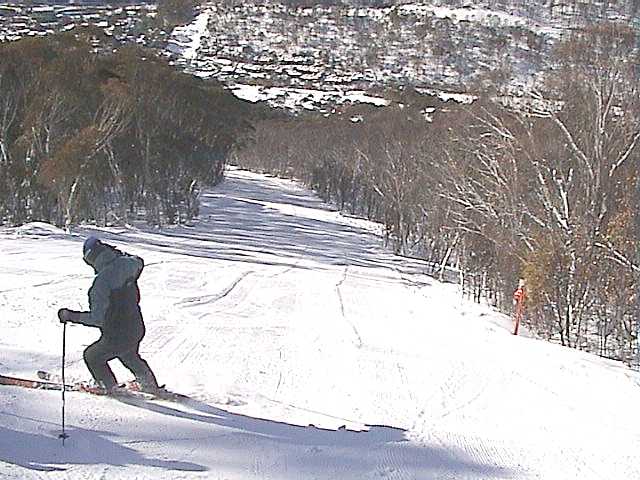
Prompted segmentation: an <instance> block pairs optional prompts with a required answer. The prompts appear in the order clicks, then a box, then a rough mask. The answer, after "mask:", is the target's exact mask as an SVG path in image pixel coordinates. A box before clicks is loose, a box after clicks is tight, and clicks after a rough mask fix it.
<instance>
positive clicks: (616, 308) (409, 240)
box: [233, 23, 640, 363]
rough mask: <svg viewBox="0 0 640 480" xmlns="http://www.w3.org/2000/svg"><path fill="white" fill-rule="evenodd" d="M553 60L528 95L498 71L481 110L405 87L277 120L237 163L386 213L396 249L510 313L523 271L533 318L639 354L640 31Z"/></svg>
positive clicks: (587, 342)
mask: <svg viewBox="0 0 640 480" xmlns="http://www.w3.org/2000/svg"><path fill="white" fill-rule="evenodd" d="M551 63H552V66H551V68H549V69H548V71H546V72H544V75H541V76H540V79H539V80H538V81H537V82H536V85H535V86H534V87H533V88H531V89H529V90H528V91H526V92H524V91H523V92H520V93H514V92H513V91H512V90H511V89H509V88H508V84H507V83H503V84H500V83H497V82H495V81H493V82H489V81H486V80H487V79H484V80H485V81H482V82H479V84H478V88H477V89H476V91H475V100H474V101H473V102H471V103H468V104H464V103H462V104H454V103H453V102H451V101H450V102H442V101H439V100H438V99H437V98H431V99H428V98H425V97H424V96H422V95H416V94H415V93H413V92H412V91H411V89H410V88H406V89H404V90H403V91H401V92H396V95H397V102H395V103H394V106H391V107H387V108H381V109H377V108H375V107H363V106H359V107H352V108H350V109H349V108H345V109H344V111H343V112H342V114H341V115H334V116H329V117H321V116H314V115H309V116H304V117H301V118H298V119H296V120H286V119H284V120H283V119H265V120H264V121H262V122H259V123H258V124H257V125H256V130H255V133H254V141H253V142H252V143H251V144H249V145H246V146H245V147H244V148H241V149H235V150H234V152H233V161H234V162H236V163H238V164H239V165H242V166H245V167H247V168H252V169H256V170H261V171H266V172H271V173H274V174H277V175H281V176H285V177H294V178H298V179H301V180H302V181H304V182H305V183H306V184H307V185H308V186H310V187H312V188H314V189H315V190H316V191H317V192H318V193H319V194H320V195H321V196H322V197H323V198H324V199H326V200H328V201H331V202H333V203H334V204H336V205H337V206H339V207H341V208H343V209H345V210H348V211H350V212H352V213H354V214H358V215H363V216H366V217H367V218H370V219H373V220H376V221H379V222H381V223H383V225H384V227H385V231H386V238H387V241H388V242H389V243H390V244H391V245H393V247H394V248H395V250H396V252H398V253H401V254H407V255H418V256H421V257H424V258H426V259H428V260H429V263H430V265H431V268H432V270H433V272H434V274H436V275H439V276H441V277H443V278H444V277H445V276H446V275H447V274H450V272H451V271H452V270H453V271H456V272H460V273H459V275H460V279H459V281H460V282H461V283H462V284H463V287H464V291H465V293H466V294H468V295H470V296H472V297H473V298H474V299H475V300H476V301H480V300H481V299H486V300H488V301H490V302H491V303H492V304H493V305H495V306H496V307H498V308H500V309H502V310H503V311H506V312H508V311H510V310H511V309H512V294H513V291H514V290H515V288H516V286H517V285H518V281H519V279H521V278H522V279H524V281H525V284H526V287H527V305H526V323H527V324H528V325H529V326H530V328H532V329H533V330H534V331H536V332H537V333H538V334H540V335H542V336H544V337H546V338H548V339H550V340H552V341H557V342H558V343H561V344H562V345H566V346H570V347H574V348H579V349H584V350H588V351H591V352H595V353H597V354H599V355H602V356H605V357H610V358H616V359H620V360H623V361H625V362H628V363H630V362H632V360H633V356H634V351H635V349H636V348H637V342H638V339H637V331H638V317H639V316H640V312H639V311H638V306H637V305H638V299H637V298H635V293H634V292H636V291H637V290H638V286H637V282H638V251H637V250H638V249H637V244H638V239H639V234H638V232H639V227H638V225H637V221H638V220H637V219H638V215H637V210H638V205H639V199H638V188H639V187H640V186H639V185H638V179H639V162H640V157H639V151H638V140H639V139H640V104H639V101H640V96H639V95H638V93H639V92H638V73H639V71H638V50H637V39H636V34H635V31H634V30H633V29H631V28H628V27H626V26H621V25H619V24H616V23H602V24H596V25H593V26H590V27H588V28H586V29H584V30H577V31H576V32H574V33H573V34H572V35H571V36H570V37H568V38H567V39H566V40H565V41H563V42H562V43H559V44H558V45H557V46H556V48H555V50H554V53H553V59H552V62H551ZM505 78H507V79H508V78H509V77H508V75H507V76H505ZM494 80H495V79H494Z"/></svg>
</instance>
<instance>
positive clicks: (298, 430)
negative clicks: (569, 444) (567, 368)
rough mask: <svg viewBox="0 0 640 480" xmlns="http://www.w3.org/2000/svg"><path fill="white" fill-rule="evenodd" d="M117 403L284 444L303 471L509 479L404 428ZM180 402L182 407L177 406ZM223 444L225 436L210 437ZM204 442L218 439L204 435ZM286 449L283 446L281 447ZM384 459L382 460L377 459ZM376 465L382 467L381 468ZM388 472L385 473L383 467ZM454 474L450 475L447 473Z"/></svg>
mask: <svg viewBox="0 0 640 480" xmlns="http://www.w3.org/2000/svg"><path fill="white" fill-rule="evenodd" d="M120 400H121V401H122V402H124V403H126V404H128V405H132V406H136V407H139V408H142V409H145V410H147V411H150V412H154V413H158V414H162V415H169V416H172V417H176V418H181V419H186V420H191V421H195V422H202V423H206V424H210V425H212V426H217V427H223V428H228V429H230V430H231V432H232V433H230V434H229V435H242V436H249V437H251V438H252V440H251V441H250V442H248V443H246V442H241V444H251V443H254V442H265V446H267V445H268V443H270V442H274V443H280V444H286V445H289V446H290V447H291V449H292V451H296V449H297V448H298V449H299V448H302V449H303V451H304V454H303V455H300V454H299V453H298V454H294V456H295V459H294V460H293V462H299V463H301V464H303V465H304V468H305V469H307V470H308V474H309V475H312V476H317V474H318V473H319V472H322V471H325V470H328V469H330V468H332V467H331V465H345V464H347V465H349V469H350V471H351V472H352V473H353V472H358V471H361V472H363V474H364V473H365V472H370V471H371V470H376V469H377V470H379V471H378V473H379V474H380V475H381V476H386V475H387V474H391V475H393V472H392V471H391V470H389V468H391V469H392V470H393V469H394V468H393V467H392V465H395V466H396V467H395V468H396V469H401V470H407V471H410V472H412V473H414V474H415V475H417V476H416V478H424V479H428V478H441V477H442V475H445V477H446V478H465V479H486V478H511V477H512V476H513V472H510V471H509V470H508V469H507V468H503V467H499V466H495V465H487V464H482V463H478V461H477V460H475V459H472V458H469V457H468V455H466V454H465V453H464V452H463V451H461V450H456V449H455V448H453V447H452V448H447V447H444V446H433V445H417V444H415V443H414V442H409V441H408V438H407V436H406V430H405V429H402V428H397V427H390V426H385V425H367V429H366V430H362V431H354V430H349V429H347V428H345V427H340V428H339V429H337V430H331V429H325V428H319V427H316V426H314V425H309V426H299V425H292V424H288V423H284V422H278V421H274V420H266V419H261V418H255V417H250V416H247V415H242V414H237V413H231V412H228V411H226V410H222V409H220V408H217V407H214V406H211V405H208V404H206V403H204V402H201V401H199V400H195V399H190V398H189V399H184V400H181V401H180V402H178V403H176V404H175V406H174V405H172V404H168V403H167V402H163V403H157V402H155V401H147V400H143V399H137V398H122V399H120ZM182 406H186V407H188V409H185V410H183V409H181V407H182ZM213 438H216V439H218V438H219V439H220V440H219V441H220V442H221V443H222V444H224V443H228V435H225V436H216V437H213ZM208 441H209V442H215V441H218V440H214V439H210V440H208ZM285 451H287V449H285ZM380 459H387V463H385V462H382V461H380ZM381 464H382V465H383V466H382V467H381ZM387 470H389V471H387ZM451 475H454V476H453V477H450V476H451Z"/></svg>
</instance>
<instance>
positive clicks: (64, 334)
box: [58, 322, 69, 447]
mask: <svg viewBox="0 0 640 480" xmlns="http://www.w3.org/2000/svg"><path fill="white" fill-rule="evenodd" d="M66 353H67V322H64V323H63V324H62V433H61V434H60V435H58V438H60V439H62V446H63V447H64V441H65V439H67V438H69V435H67V434H66V432H65V424H64V417H65V412H64V407H65V391H66V389H67V386H66V385H67V382H66V381H65V377H64V363H65V356H66Z"/></svg>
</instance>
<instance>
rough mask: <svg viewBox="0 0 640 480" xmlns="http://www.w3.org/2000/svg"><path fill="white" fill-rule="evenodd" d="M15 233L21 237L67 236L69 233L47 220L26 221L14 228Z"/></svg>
mask: <svg viewBox="0 0 640 480" xmlns="http://www.w3.org/2000/svg"><path fill="white" fill-rule="evenodd" d="M13 233H14V234H15V235H16V236H19V237H59V236H65V237H66V236H67V235H68V234H67V232H66V231H64V230H63V229H61V228H58V227H56V226H55V225H51V224H50V223H45V222H31V223H25V224H24V225H22V226H20V227H16V228H15V229H13Z"/></svg>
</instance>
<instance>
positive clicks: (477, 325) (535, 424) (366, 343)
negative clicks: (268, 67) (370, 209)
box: [0, 168, 640, 480]
mask: <svg viewBox="0 0 640 480" xmlns="http://www.w3.org/2000/svg"><path fill="white" fill-rule="evenodd" d="M378 232H379V226H377V225H375V224H371V223H369V222H365V221H363V220H358V219H353V218H350V217H345V216H342V215H341V214H340V213H338V212H336V211H334V210H333V209H332V208H330V207H328V206H327V205H325V204H323V203H322V202H321V201H320V200H319V199H318V198H316V197H315V196H314V195H313V194H311V193H309V192H308V191H306V190H305V189H303V188H302V187H300V186H299V185H298V184H296V183H295V182H292V181H288V180H279V179H275V178H272V177H266V176H260V175H256V174H252V173H249V172H246V171H242V170H239V169H233V168H232V169H230V170H229V171H228V173H227V178H226V180H225V181H224V182H223V183H222V184H221V185H219V186H218V187H217V188H214V189H211V190H208V191H205V192H204V193H203V195H202V209H201V216H200V219H199V221H198V222H197V223H195V224H194V225H192V226H182V227H175V228H165V229H160V230H158V229H154V228H148V227H146V226H144V225H136V226H131V227H127V228H115V227H114V228H104V229H97V228H93V227H88V226H87V227H84V228H81V229H78V230H77V231H76V232H74V234H72V235H69V234H66V233H65V232H64V231H62V230H59V229H57V228H55V227H52V226H50V225H46V224H30V225H26V226H23V227H19V228H4V229H1V230H0V263H1V264H2V266H3V267H2V275H1V276H0V318H1V319H2V326H3V329H2V332H3V335H2V336H1V337H0V373H3V374H13V375H19V376H23V377H29V378H34V377H35V372H36V370H38V369H45V370H50V371H52V372H59V370H60V357H61V344H62V327H61V325H60V324H59V323H58V321H57V319H56V311H57V309H58V308H60V307H69V308H74V309H84V308H86V307H87V299H86V291H87V289H88V287H89V286H90V284H91V281H92V271H91V269H90V268H89V267H87V266H86V265H85V264H84V263H83V262H82V259H81V246H82V241H83V239H84V238H85V237H86V236H87V235H89V234H92V235H98V236H99V237H100V238H102V239H103V240H104V241H106V242H111V243H112V244H114V245H116V246H118V247H120V248H122V249H123V250H125V251H127V252H130V253H134V254H136V255H140V256H142V257H143V258H144V259H145V262H146V267H145V269H144V271H143V274H142V277H141V279H140V287H141V291H142V309H143V313H144V315H145V319H146V324H147V336H146V338H145V340H144V341H143V343H142V354H143V356H144V357H145V358H146V359H147V360H148V361H149V363H150V364H151V366H152V368H153V369H154V370H155V371H156V373H157V375H158V377H159V380H160V382H161V383H166V384H167V385H168V387H169V388H171V389H173V390H175V391H178V392H182V393H185V394H187V395H190V396H191V397H192V399H193V401H192V402H190V404H189V405H184V404H179V403H173V402H168V401H159V400H156V401H126V400H117V399H112V398H105V397H97V396H91V395H88V394H82V393H73V392H69V393H67V401H66V428H67V432H68V433H69V435H70V438H69V439H68V440H67V442H66V444H65V446H62V444H61V441H60V440H59V439H58V438H57V435H58V434H59V433H60V428H61V427H60V421H61V394H60V392H49V391H39V390H28V389H22V388H17V387H7V386H0V478H3V479H5V478H6V479H41V478H47V479H76V478H77V479H96V480H97V479H100V478H118V479H134V478H135V479H176V478H180V479H190V478H202V479H226V480H235V479H267V478H273V479H291V480H295V479H307V478H308V479H341V480H348V479H353V480H362V479H381V478H382V479H385V478H389V479H416V480H425V479H477V480H488V479H489V480H490V479H545V480H547V479H558V480H571V479H576V480H589V479H607V480H630V479H635V478H640V463H639V462H638V452H640V416H639V415H637V412H638V405H640V386H639V384H640V379H639V378H638V375H637V374H635V373H634V372H632V371H630V370H628V369H626V368H625V367H624V366H622V365H620V364H618V363H615V362H611V361H606V360H603V359H600V358H598V357H595V356H593V355H588V354H586V353H582V352H578V351H575V350H570V349H565V348H562V347H560V346H557V345H552V344H549V343H546V342H544V341H541V340H536V339H534V338H531V337H530V336H526V335H525V336H519V337H515V336H513V335H512V334H511V330H512V325H511V321H510V319H509V318H507V317H505V316H503V315H500V314H498V313H496V312H494V311H492V310H491V309H490V308H488V307H486V306H483V305H477V304H473V303H469V302H467V301H465V300H463V299H461V297H460V294H459V290H458V288H457V286H456V285H453V284H443V283H439V282H438V281H436V280H434V279H433V278H431V277H429V276H428V275H426V274H425V266H424V265H423V264H422V263H421V262H420V261H415V260H408V259H404V258H401V257H396V256H394V255H392V254H391V253H389V252H387V251H385V249H384V248H383V247H382V242H381V238H380V236H379V235H378ZM525 333H526V332H525ZM97 336H98V332H97V331H95V330H94V329H91V328H87V327H82V326H70V327H69V328H67V339H66V341H67V363H66V367H67V376H68V377H70V378H72V379H84V380H86V379H88V378H89V374H88V372H87V370H86V368H85V366H84V365H83V361H82V350H83V348H84V347H85V346H86V345H88V344H89V343H90V342H92V341H94V340H95V339H96V338H97ZM114 368H115V369H116V373H117V375H118V376H119V378H120V379H121V380H126V379H128V378H130V377H129V373H128V372H127V371H126V370H124V369H123V367H121V366H120V365H119V364H117V362H114Z"/></svg>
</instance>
